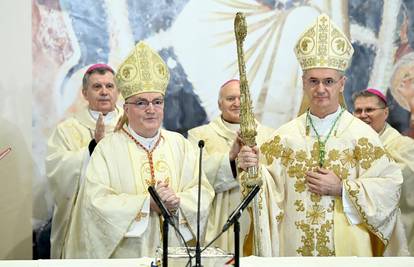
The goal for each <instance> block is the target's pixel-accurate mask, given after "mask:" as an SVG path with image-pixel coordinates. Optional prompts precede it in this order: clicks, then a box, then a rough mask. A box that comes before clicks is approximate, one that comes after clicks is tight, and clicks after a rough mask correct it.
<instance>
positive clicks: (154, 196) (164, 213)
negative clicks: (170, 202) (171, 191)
mask: <svg viewBox="0 0 414 267" xmlns="http://www.w3.org/2000/svg"><path fill="white" fill-rule="evenodd" d="M148 192H149V193H150V195H151V197H152V199H153V200H154V201H155V204H157V207H158V208H159V209H160V211H161V214H162V216H163V217H164V220H166V221H167V222H168V223H169V224H171V226H173V227H174V226H175V224H174V222H173V221H172V220H171V217H172V215H171V213H170V211H169V210H168V209H167V207H165V205H164V202H162V200H161V198H160V195H158V193H157V191H156V190H155V188H154V186H152V185H151V186H148Z"/></svg>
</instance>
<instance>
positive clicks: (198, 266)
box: [195, 140, 204, 267]
mask: <svg viewBox="0 0 414 267" xmlns="http://www.w3.org/2000/svg"><path fill="white" fill-rule="evenodd" d="M198 147H199V148H200V158H199V162H198V200H197V243H196V251H195V258H196V265H195V266H196V267H201V266H202V265H201V248H200V203H201V173H202V168H201V166H202V159H203V147H204V140H200V141H198Z"/></svg>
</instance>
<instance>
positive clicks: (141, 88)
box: [116, 41, 170, 99]
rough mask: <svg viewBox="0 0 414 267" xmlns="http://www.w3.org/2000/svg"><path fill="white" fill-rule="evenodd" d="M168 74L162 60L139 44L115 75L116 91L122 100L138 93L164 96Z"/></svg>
mask: <svg viewBox="0 0 414 267" xmlns="http://www.w3.org/2000/svg"><path fill="white" fill-rule="evenodd" d="M169 80H170V72H169V70H168V67H167V65H166V64H165V62H164V60H162V58H161V57H160V56H159V55H158V53H157V52H156V51H154V50H153V49H152V48H151V47H149V46H148V45H147V44H146V43H144V42H142V41H141V42H139V43H138V44H137V45H136V46H135V47H134V50H133V51H132V52H131V54H130V55H129V56H128V57H127V59H126V60H125V61H124V62H123V63H122V64H121V66H120V67H119V69H118V71H117V74H116V81H117V86H118V89H119V90H120V92H121V94H122V96H123V98H124V99H127V98H128V97H130V96H133V95H136V94H140V93H161V94H162V95H165V91H166V90H167V86H168V82H169Z"/></svg>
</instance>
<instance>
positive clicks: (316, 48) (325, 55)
mask: <svg viewBox="0 0 414 267" xmlns="http://www.w3.org/2000/svg"><path fill="white" fill-rule="evenodd" d="M353 53H354V49H353V47H352V44H351V42H350V41H349V40H348V38H347V37H346V36H345V34H344V33H343V32H342V31H341V30H340V29H339V28H338V27H337V26H336V25H334V24H333V23H332V22H331V20H330V18H329V16H328V15H326V14H321V15H319V16H318V18H317V20H316V22H315V23H314V24H313V25H312V26H311V27H310V28H309V29H307V30H306V31H305V32H304V33H303V34H302V35H301V36H300V38H299V40H298V42H297V43H296V46H295V54H296V57H297V59H298V61H299V63H300V66H301V67H302V70H307V69H314V68H329V69H335V70H339V71H345V70H346V69H347V68H348V66H349V63H350V61H351V58H352V54H353Z"/></svg>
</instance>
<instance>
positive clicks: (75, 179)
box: [46, 64, 122, 259]
mask: <svg viewBox="0 0 414 267" xmlns="http://www.w3.org/2000/svg"><path fill="white" fill-rule="evenodd" d="M114 75H115V72H114V71H113V69H112V68H111V67H110V66H108V65H106V64H94V65H92V66H90V67H89V68H88V70H87V71H86V72H85V75H84V77H83V82H82V83H83V84H82V94H83V96H84V97H85V99H86V101H87V102H88V106H87V107H86V106H85V107H84V108H82V109H80V110H79V111H78V112H76V113H75V114H74V116H73V117H71V118H68V119H66V120H64V121H63V122H61V123H59V124H58V125H57V127H56V129H55V130H54V131H53V132H52V135H51V136H50V137H49V140H48V144H47V145H48V149H47V157H46V174H47V177H48V180H49V184H50V188H51V190H52V193H53V197H54V201H55V204H54V209H53V217H52V231H51V237H50V240H51V258H55V259H56V258H61V256H62V255H61V253H62V246H63V242H64V239H65V236H66V234H67V229H68V222H69V221H70V217H71V214H72V209H73V206H74V204H75V200H76V196H77V193H78V189H79V186H80V182H81V180H82V177H83V176H84V171H85V168H86V165H87V163H88V161H89V158H90V155H91V154H92V152H93V149H94V148H95V146H96V144H97V143H98V142H99V141H100V140H101V139H102V138H103V137H104V136H105V133H110V132H113V131H114V129H115V126H116V123H117V122H118V120H119V118H120V116H121V115H122V111H121V110H119V109H118V108H117V107H116V101H117V99H118V94H119V92H118V89H117V88H116V85H115V81H114V79H115V77H114Z"/></svg>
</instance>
